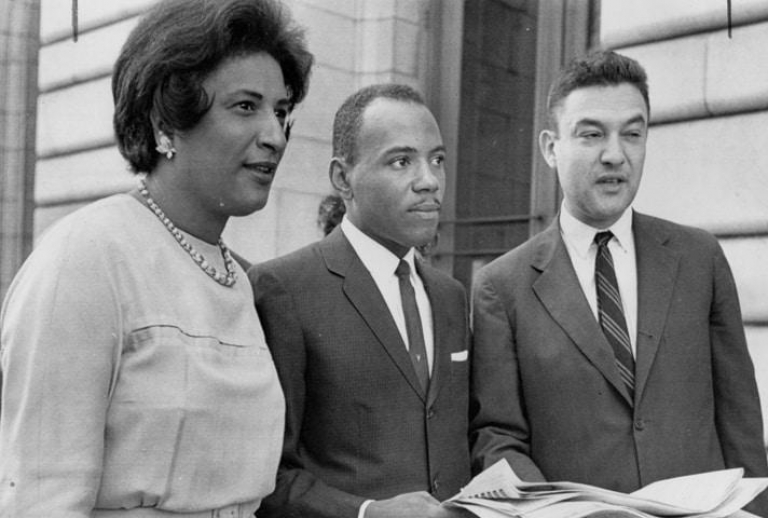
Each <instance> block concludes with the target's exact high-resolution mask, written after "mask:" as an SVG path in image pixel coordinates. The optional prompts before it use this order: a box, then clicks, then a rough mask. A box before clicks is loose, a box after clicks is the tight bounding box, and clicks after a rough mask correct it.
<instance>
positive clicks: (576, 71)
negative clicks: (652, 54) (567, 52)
mask: <svg viewBox="0 0 768 518" xmlns="http://www.w3.org/2000/svg"><path fill="white" fill-rule="evenodd" d="M624 83H627V84H630V85H632V86H634V87H635V88H637V89H638V91H639V92H640V94H641V95H642V96H643V100H644V101H645V107H646V108H647V109H648V114H649V115H650V113H651V103H650V101H649V100H648V76H647V75H646V73H645V69H644V68H643V66H642V65H641V64H640V63H638V62H637V61H635V60H634V59H632V58H628V57H627V56H622V55H621V54H617V53H615V52H613V51H610V50H603V51H597V52H593V53H591V54H589V55H587V56H586V57H581V58H576V59H574V60H573V61H571V63H570V64H569V65H568V66H566V67H565V68H564V69H563V70H562V71H561V72H560V74H559V75H558V76H557V78H556V79H555V81H554V82H553V83H552V86H551V87H550V89H549V96H548V97H547V116H548V120H549V125H550V129H552V130H554V131H557V114H556V112H557V110H558V108H560V107H561V106H562V104H563V102H564V100H565V98H566V97H568V95H569V94H570V93H571V92H573V91H574V90H578V89H580V88H586V87H589V86H617V85H621V84H624Z"/></svg>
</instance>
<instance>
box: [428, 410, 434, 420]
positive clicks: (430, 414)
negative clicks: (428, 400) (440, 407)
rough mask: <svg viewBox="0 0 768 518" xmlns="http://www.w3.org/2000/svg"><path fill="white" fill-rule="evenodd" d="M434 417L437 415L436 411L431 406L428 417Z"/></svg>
mask: <svg viewBox="0 0 768 518" xmlns="http://www.w3.org/2000/svg"><path fill="white" fill-rule="evenodd" d="M433 417H435V411H434V410H433V409H431V408H430V409H429V410H427V419H432V418H433Z"/></svg>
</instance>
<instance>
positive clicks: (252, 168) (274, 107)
mask: <svg viewBox="0 0 768 518" xmlns="http://www.w3.org/2000/svg"><path fill="white" fill-rule="evenodd" d="M203 88H204V89H205V91H206V93H207V95H208V98H209V100H210V101H211V103H212V104H211V108H210V109H209V110H208V112H207V113H206V114H205V115H204V116H203V118H202V119H201V120H200V122H199V123H198V124H197V125H196V126H194V127H193V128H192V129H190V130H186V131H183V132H177V133H176V134H175V135H174V138H173V143H174V146H175V148H176V151H177V154H176V156H175V157H174V159H173V160H174V162H175V163H174V166H175V168H176V169H177V171H178V172H179V173H181V174H180V175H179V177H178V178H179V179H180V181H179V182H177V187H178V188H180V189H182V190H183V191H186V192H184V193H183V194H184V195H185V196H186V197H187V200H188V201H189V202H192V201H193V200H195V201H197V202H199V203H198V206H199V207H200V208H201V209H202V210H204V211H205V212H207V213H208V214H209V215H210V216H211V217H213V218H215V219H224V220H226V218H228V217H229V216H245V215H248V214H251V213H252V212H254V211H257V210H259V209H261V208H262V207H264V205H265V204H266V203H267V198H268V197H269V189H270V187H271V185H272V180H273V179H274V177H275V170H276V168H277V164H278V162H280V159H281V158H282V156H283V151H284V150H285V144H286V140H285V131H284V129H285V123H286V118H287V116H288V114H289V108H290V103H289V97H288V93H287V90H286V86H285V82H284V80H283V73H282V71H281V70H280V65H279V64H278V63H277V61H275V59H274V58H272V56H270V55H269V54H266V53H263V52H259V53H255V54H247V55H242V56H237V57H232V58H229V59H227V60H225V61H223V62H222V63H221V64H220V65H219V66H218V68H216V69H214V71H213V72H212V73H211V74H210V75H209V76H208V77H207V78H206V79H205V81H203Z"/></svg>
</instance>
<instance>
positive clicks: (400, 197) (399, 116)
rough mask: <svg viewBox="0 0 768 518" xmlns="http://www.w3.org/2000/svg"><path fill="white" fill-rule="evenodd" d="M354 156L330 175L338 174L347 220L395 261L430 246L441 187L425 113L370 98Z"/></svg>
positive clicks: (438, 147)
mask: <svg viewBox="0 0 768 518" xmlns="http://www.w3.org/2000/svg"><path fill="white" fill-rule="evenodd" d="M357 157H358V158H357V163H356V164H354V165H351V166H350V165H349V164H343V163H341V162H340V161H335V163H334V164H333V165H332V172H333V171H334V170H336V171H337V173H338V172H340V171H343V182H344V184H345V187H346V188H342V189H341V193H342V196H343V197H344V198H345V201H346V204H347V216H348V217H349V219H350V221H352V223H354V224H355V225H356V226H357V227H358V228H359V229H360V230H362V231H363V232H364V233H366V234H367V235H368V236H370V237H371V238H373V239H375V240H376V241H378V242H379V243H381V244H382V245H384V246H385V247H386V248H388V249H389V250H390V251H392V252H393V253H394V254H395V255H398V256H402V255H403V254H405V253H406V252H407V251H408V249H409V248H411V247H414V246H419V245H423V244H426V243H429V242H431V241H432V239H433V238H434V236H435V234H436V232H437V224H438V220H439V215H440V205H441V202H442V196H443V190H444V188H445V171H444V170H443V161H444V159H445V148H444V146H443V139H442V137H441V136H440V130H439V128H438V127H437V122H436V121H435V118H434V117H433V116H432V114H431V113H430V111H429V109H427V108H426V107H425V106H422V105H420V104H416V103H413V102H407V101H396V100H392V99H386V98H378V99H375V100H374V101H373V102H371V104H370V105H368V107H367V108H366V109H365V112H364V113H363V123H362V127H361V128H360V134H359V135H358V138H357ZM333 177H336V178H338V175H337V174H332V178H333ZM334 183H335V184H336V185H337V186H338V183H337V182H336V181H335V180H334Z"/></svg>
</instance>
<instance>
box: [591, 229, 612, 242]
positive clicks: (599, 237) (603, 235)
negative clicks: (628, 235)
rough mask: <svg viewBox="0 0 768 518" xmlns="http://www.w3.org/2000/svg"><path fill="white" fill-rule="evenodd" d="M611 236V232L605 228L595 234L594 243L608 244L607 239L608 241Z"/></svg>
mask: <svg viewBox="0 0 768 518" xmlns="http://www.w3.org/2000/svg"><path fill="white" fill-rule="evenodd" d="M612 237H613V232H611V231H610V230H606V231H605V232H598V233H597V234H595V243H596V244H597V246H605V245H607V244H608V241H610V240H611V238H612Z"/></svg>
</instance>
